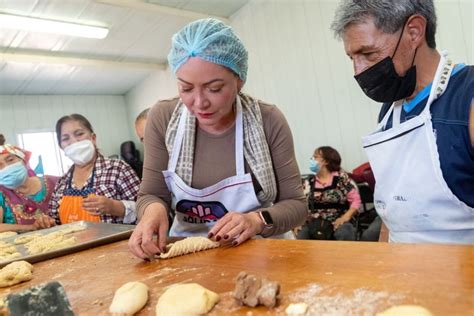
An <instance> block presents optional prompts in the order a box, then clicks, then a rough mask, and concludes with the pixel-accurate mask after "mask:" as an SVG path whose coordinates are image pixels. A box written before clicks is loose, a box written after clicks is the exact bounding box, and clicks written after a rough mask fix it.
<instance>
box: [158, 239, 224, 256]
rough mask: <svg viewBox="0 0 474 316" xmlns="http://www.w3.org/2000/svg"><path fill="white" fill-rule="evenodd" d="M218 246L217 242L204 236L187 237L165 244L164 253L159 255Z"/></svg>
mask: <svg viewBox="0 0 474 316" xmlns="http://www.w3.org/2000/svg"><path fill="white" fill-rule="evenodd" d="M217 247H219V243H218V242H215V241H212V240H210V239H209V238H206V237H188V238H185V239H183V240H180V241H177V242H175V243H172V244H169V245H167V246H166V250H167V251H166V253H162V254H161V255H160V258H161V259H168V258H172V257H176V256H181V255H187V254H188V253H194V252H198V251H202V250H207V249H212V248H217Z"/></svg>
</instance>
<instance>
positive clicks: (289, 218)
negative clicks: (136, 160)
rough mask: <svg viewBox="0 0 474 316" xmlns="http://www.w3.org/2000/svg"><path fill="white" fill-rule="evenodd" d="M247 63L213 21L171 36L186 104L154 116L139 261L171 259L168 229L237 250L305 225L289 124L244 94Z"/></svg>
mask: <svg viewBox="0 0 474 316" xmlns="http://www.w3.org/2000/svg"><path fill="white" fill-rule="evenodd" d="M247 59H248V54H247V51H246V49H245V47H244V46H243V44H242V42H241V41H240V39H239V38H238V37H237V36H236V35H235V34H234V32H233V31H232V29H231V28H230V27H229V26H227V25H225V24H224V23H222V22H220V21H218V20H215V19H204V20H198V21H195V22H192V23H190V24H188V25H187V26H185V27H184V28H183V29H182V30H181V31H180V32H178V33H177V34H175V35H174V36H173V39H172V47H171V51H170V53H169V55H168V61H169V64H170V66H171V68H172V69H173V71H174V73H175V74H176V77H177V82H178V90H179V98H175V99H171V100H165V101H160V102H158V104H157V105H155V106H154V107H153V108H152V109H151V111H150V113H149V115H148V122H147V125H146V128H145V135H146V137H145V142H144V144H145V160H144V170H143V182H142V185H141V188H140V193H139V197H138V201H137V210H138V217H139V219H140V222H139V224H138V225H137V227H136V229H135V231H134V233H133V234H132V236H131V237H130V240H129V248H130V250H131V252H132V253H134V254H135V255H136V256H138V257H140V258H143V259H146V258H149V257H151V256H153V255H155V254H157V253H161V252H163V251H164V250H165V245H166V237H167V234H168V231H169V235H170V236H208V237H209V238H211V239H214V240H216V241H219V242H225V243H232V244H233V245H239V244H241V243H242V242H244V241H246V240H248V239H249V238H252V237H254V236H256V235H260V236H263V237H269V236H273V237H277V238H292V237H293V238H294V236H293V234H292V232H291V229H292V228H293V227H296V226H298V225H301V224H302V223H303V222H304V221H305V219H306V215H307V211H306V204H305V199H304V194H303V190H302V187H301V179H300V174H299V171H298V166H297V164H296V159H295V154H294V148H293V139H292V135H291V131H290V129H289V127H288V123H287V122H286V120H285V118H284V116H283V114H282V113H281V112H280V111H279V110H278V108H276V107H275V106H274V105H269V104H266V103H264V102H261V101H259V100H257V99H255V98H253V97H251V96H249V95H246V94H243V93H241V92H240V90H241V89H242V86H243V85H244V83H245V80H246V76H247ZM168 214H174V219H173V221H172V225H171V228H170V221H169V219H168ZM154 233H157V234H158V241H157V242H155V241H153V239H152V237H153V234H154Z"/></svg>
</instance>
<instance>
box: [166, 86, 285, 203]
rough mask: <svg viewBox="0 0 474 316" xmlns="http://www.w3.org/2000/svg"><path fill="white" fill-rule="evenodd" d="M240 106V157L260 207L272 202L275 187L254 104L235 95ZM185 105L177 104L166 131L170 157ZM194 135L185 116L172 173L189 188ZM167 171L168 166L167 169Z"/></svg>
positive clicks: (191, 117)
mask: <svg viewBox="0 0 474 316" xmlns="http://www.w3.org/2000/svg"><path fill="white" fill-rule="evenodd" d="M237 97H238V98H240V101H241V104H242V121H243V133H244V157H245V159H246V161H247V163H248V164H249V166H250V169H251V170H252V172H253V174H254V176H255V178H256V179H257V181H258V182H259V184H260V186H261V187H262V190H261V191H260V192H258V193H257V198H258V200H259V201H260V203H261V204H262V205H268V204H270V203H273V202H274V201H275V198H276V196H277V186H276V181H275V174H274V172H273V165H272V159H271V156H270V149H269V148H268V144H267V141H266V138H265V132H264V130H263V122H262V113H261V112H260V107H259V105H258V101H257V100H255V99H253V98H251V97H250V96H248V95H244V94H242V93H241V94H239V95H238V96H237ZM183 107H185V105H184V104H183V102H181V100H179V101H178V104H177V105H176V108H175V110H174V111H173V114H172V116H171V119H170V122H169V124H168V128H167V130H166V147H167V149H168V152H169V153H170V156H171V153H172V151H173V150H172V149H173V145H174V141H175V138H176V133H177V130H178V125H179V119H180V117H181V112H182V109H183ZM195 133H196V117H195V116H194V115H192V114H191V113H188V116H187V120H186V127H185V134H184V139H183V144H182V148H181V152H180V155H179V158H178V163H177V166H176V173H177V174H178V176H179V177H181V179H183V181H184V182H185V183H186V184H187V185H189V186H191V182H192V175H193V157H194V139H195ZM168 168H169V166H168Z"/></svg>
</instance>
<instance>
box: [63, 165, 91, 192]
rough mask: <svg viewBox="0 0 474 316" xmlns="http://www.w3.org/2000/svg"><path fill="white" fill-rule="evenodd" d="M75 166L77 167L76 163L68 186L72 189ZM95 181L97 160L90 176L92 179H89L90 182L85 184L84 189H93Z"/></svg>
mask: <svg viewBox="0 0 474 316" xmlns="http://www.w3.org/2000/svg"><path fill="white" fill-rule="evenodd" d="M75 167H76V166H75V165H73V166H72V169H71V176H70V177H69V180H68V183H67V186H68V188H70V189H72V178H73V176H74V169H75ZM94 181H95V162H94V168H92V175H91V177H90V181H88V182H89V183H88V184H87V185H86V186H84V188H82V189H85V188H88V189H93V188H94Z"/></svg>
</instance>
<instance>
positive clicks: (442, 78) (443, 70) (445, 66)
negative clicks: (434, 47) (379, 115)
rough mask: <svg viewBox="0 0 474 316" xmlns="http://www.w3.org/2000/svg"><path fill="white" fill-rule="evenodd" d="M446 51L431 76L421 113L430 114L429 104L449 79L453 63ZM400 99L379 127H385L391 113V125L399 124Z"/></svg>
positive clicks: (443, 88)
mask: <svg viewBox="0 0 474 316" xmlns="http://www.w3.org/2000/svg"><path fill="white" fill-rule="evenodd" d="M447 55H448V54H447V52H446V51H442V52H441V58H440V61H439V64H438V68H437V69H436V73H435V76H434V78H433V82H432V85H431V90H430V94H429V97H428V101H427V102H426V105H425V108H424V109H423V112H422V115H430V106H431V104H432V103H433V102H434V101H435V100H436V99H438V98H439V97H440V96H441V95H442V94H443V93H444V91H446V88H447V86H448V82H449V79H450V77H451V73H452V71H453V68H454V64H453V62H452V61H451V60H447V58H446V57H447ZM402 106H403V102H402V101H395V102H393V104H392V106H391V107H390V109H389V110H388V111H387V113H386V114H385V116H384V118H383V119H382V121H381V122H380V123H379V128H385V127H386V125H387V122H388V119H389V118H390V115H391V114H392V113H393V117H392V125H393V126H397V125H399V124H400V116H401V112H402Z"/></svg>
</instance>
